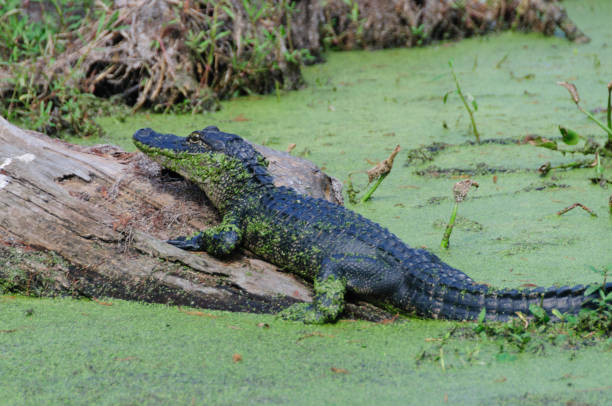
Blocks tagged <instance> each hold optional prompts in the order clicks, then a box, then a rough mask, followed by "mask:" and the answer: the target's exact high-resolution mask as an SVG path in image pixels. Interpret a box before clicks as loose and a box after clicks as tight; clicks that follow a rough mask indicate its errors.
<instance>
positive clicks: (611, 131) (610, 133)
mask: <svg viewBox="0 0 612 406" xmlns="http://www.w3.org/2000/svg"><path fill="white" fill-rule="evenodd" d="M577 106H578V105H577ZM578 110H580V111H582V112H583V113H584V114H585V115H586V116H587V117H588V118H590V119H591V120H592V121H594V122H595V124H597V125H598V126H600V127H601V129H602V130H604V131H605V132H607V133H608V140H610V141H612V128H610V127H607V126H606V125H605V124H604V123H602V122H601V121H599V120H598V119H597V118H595V116H593V115H592V114H591V113H589V112H588V111H586V110H584V109H583V108H582V107H580V106H578ZM608 111H610V110H609V109H608Z"/></svg>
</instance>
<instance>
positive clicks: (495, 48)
mask: <svg viewBox="0 0 612 406" xmlns="http://www.w3.org/2000/svg"><path fill="white" fill-rule="evenodd" d="M564 5H565V6H566V7H567V9H568V11H569V13H570V16H571V17H572V18H573V19H574V20H575V21H576V23H577V24H578V25H579V26H580V27H581V28H583V30H584V31H585V32H587V34H589V35H590V36H591V38H592V42H591V43H589V44H586V45H577V44H572V43H569V42H567V41H566V40H564V39H562V38H555V37H552V38H550V37H543V36H541V35H537V34H521V33H512V32H509V33H503V34H500V35H495V36H488V37H484V38H476V39H471V40H466V41H462V42H459V43H444V44H439V45H436V46H432V47H428V48H420V49H393V50H384V51H375V52H364V51H360V52H345V53H332V54H329V55H328V60H327V62H326V63H324V64H320V65H315V66H312V67H309V68H306V69H305V77H306V81H307V84H308V85H307V87H306V88H304V89H303V90H301V91H298V92H289V93H282V94H280V95H278V96H277V95H271V96H250V97H243V98H239V99H237V100H233V101H229V102H226V103H224V104H223V109H222V110H221V111H219V112H215V113H208V114H204V115H185V116H171V115H154V114H149V113H138V114H134V115H129V116H127V117H123V118H121V119H119V118H104V119H101V120H100V121H99V122H100V124H101V125H102V126H103V127H104V128H105V129H106V130H107V132H108V133H109V134H111V136H109V137H108V138H104V139H88V140H84V142H87V143H100V142H104V143H115V144H119V145H121V146H123V147H124V148H126V149H128V150H134V147H133V145H132V144H131V135H132V133H133V132H134V131H135V130H137V129H139V128H142V127H152V128H154V129H155V130H157V131H161V132H170V133H175V134H180V135H187V134H189V133H190V132H191V131H193V130H194V129H200V128H203V127H205V126H208V125H217V126H219V127H220V128H221V129H222V130H223V131H226V132H234V133H236V134H239V135H241V136H244V137H245V138H247V139H249V140H251V141H253V142H256V143H261V144H265V145H268V146H270V147H272V148H277V149H283V150H284V149H285V148H286V147H287V146H288V145H289V144H291V143H296V144H297V147H296V148H295V149H294V150H293V153H294V154H296V155H301V156H304V157H306V158H308V159H310V160H312V161H314V162H315V163H317V164H318V165H320V166H322V167H323V168H324V169H325V170H326V172H328V173H330V174H332V175H334V176H336V177H338V178H340V179H341V180H346V179H347V178H348V175H349V174H350V173H352V172H358V173H357V174H355V175H354V176H353V179H354V181H355V183H356V184H357V185H358V186H361V187H365V183H366V176H365V174H363V171H365V170H366V169H369V168H370V167H371V166H372V161H380V160H382V159H384V158H386V156H387V155H388V154H389V152H390V151H391V150H392V149H393V147H395V145H396V144H400V145H401V146H402V148H403V149H402V152H400V154H399V155H398V157H397V158H396V160H395V166H394V168H393V171H392V172H391V174H390V175H389V176H388V177H387V178H386V179H385V181H384V182H383V184H382V185H381V187H380V188H379V189H378V190H377V192H376V193H375V194H374V196H373V198H372V199H371V200H370V201H369V202H367V203H366V204H360V205H356V206H352V205H350V204H348V203H347V205H348V206H349V207H350V208H352V209H353V210H356V211H358V212H359V213H361V214H363V215H365V216H366V217H368V218H370V219H372V220H375V221H377V222H379V223H381V224H382V225H384V226H386V227H388V228H389V229H390V230H391V231H392V232H394V233H396V234H397V235H398V236H399V237H400V238H402V239H403V240H404V241H406V242H407V243H408V244H410V245H411V246H416V247H421V246H424V247H427V248H429V249H430V250H432V251H433V252H435V253H436V254H437V255H439V256H440V257H442V259H443V260H445V261H446V262H448V263H450V264H451V265H453V266H454V267H456V268H458V269H461V270H463V271H464V272H466V273H467V274H468V275H470V276H471V277H472V278H474V279H475V280H477V281H479V282H486V283H489V284H491V285H493V286H498V287H522V286H531V285H543V286H550V285H575V284H585V283H590V282H601V276H600V275H598V274H596V273H594V272H591V271H590V270H589V267H590V266H593V267H595V268H600V269H601V268H603V267H604V266H606V265H608V264H610V263H612V250H611V249H610V247H611V246H612V219H611V218H610V216H609V215H608V199H609V196H610V194H611V193H612V192H611V191H610V189H603V188H601V187H599V186H596V185H593V184H591V182H590V181H589V178H590V177H593V176H594V174H595V170H594V169H592V168H584V169H576V170H571V171H553V172H551V173H550V174H549V175H548V176H547V177H544V178H543V177H540V176H539V174H538V173H537V171H536V169H537V168H538V167H539V166H540V165H541V164H544V163H545V162H551V164H552V165H558V164H563V163H568V162H571V161H573V160H576V159H584V158H592V157H581V156H572V155H563V154H561V153H559V152H554V151H550V150H546V149H541V148H536V147H534V146H531V145H529V144H517V143H514V142H511V143H507V142H508V141H512V140H520V139H523V138H524V137H525V136H526V135H533V134H535V135H540V136H544V137H547V138H554V137H558V130H557V127H558V125H564V126H567V127H569V128H572V129H574V130H576V131H578V132H579V133H581V134H584V135H589V136H593V137H595V138H596V139H597V140H598V141H599V142H603V141H604V140H605V134H604V133H603V132H602V131H601V130H600V129H598V128H597V127H596V126H595V124H593V123H592V122H590V121H588V120H587V119H586V118H585V116H584V115H583V114H581V113H580V112H579V111H578V110H577V109H576V108H575V106H574V104H573V103H572V102H571V100H570V97H569V95H568V93H567V91H566V90H565V89H563V88H561V87H559V86H557V85H556V84H555V83H556V82H557V81H569V82H573V83H575V84H576V85H577V87H578V89H579V91H580V94H581V97H582V105H583V106H584V107H585V108H586V109H589V110H594V109H598V108H602V107H605V102H606V96H607V92H606V84H607V83H608V82H609V81H610V80H612V77H611V76H610V67H611V66H612V53H610V51H609V49H610V47H611V46H612V32H611V31H610V30H609V16H610V15H612V3H610V2H607V1H605V0H585V1H577V0H573V1H566V2H564ZM449 60H453V62H454V67H455V71H456V73H457V75H458V78H459V80H460V82H461V86H462V89H463V90H464V92H469V93H471V94H472V95H473V96H474V97H475V99H476V100H477V102H478V105H479V109H478V111H477V112H476V113H475V115H476V122H477V124H478V128H479V131H480V133H481V137H482V139H483V141H486V140H488V139H489V140H490V139H496V140H500V141H498V142H495V143H483V144H482V145H472V144H470V143H469V141H473V136H472V135H471V132H470V123H469V119H468V116H467V114H466V112H465V110H464V108H463V105H462V104H461V102H460V100H459V99H458V97H457V96H456V95H450V96H449V99H448V101H447V103H446V104H444V103H443V102H442V97H443V95H444V94H445V93H446V92H447V91H449V90H453V87H454V83H453V80H452V76H451V74H450V70H449V68H448V61H449ZM598 116H599V117H600V118H603V114H602V113H598ZM504 140H506V141H504ZM433 143H444V144H445V147H444V148H442V149H440V150H439V151H436V152H434V153H430V154H428V155H427V156H428V157H429V158H431V160H429V158H425V159H420V160H419V159H417V160H414V159H409V154H408V151H409V150H413V149H417V148H421V147H427V146H430V145H433ZM447 144H448V145H447ZM413 155H414V154H411V155H410V156H413ZM604 171H605V172H604V174H605V175H606V176H607V177H608V178H612V165H611V164H610V159H608V160H607V163H606V166H605V168H604ZM465 174H470V177H471V178H472V179H473V180H475V181H477V182H478V183H479V184H480V187H479V188H478V190H472V191H471V192H470V195H469V198H468V200H466V201H465V202H463V203H462V204H461V205H460V207H459V217H458V223H457V227H456V229H455V231H454V232H453V235H452V236H451V239H450V244H451V247H450V249H449V250H448V251H444V250H442V249H440V248H439V244H440V240H441V238H442V234H443V231H444V226H445V224H446V221H447V220H448V217H449V216H450V211H451V208H452V205H453V200H452V190H451V189H452V186H453V184H454V183H455V182H457V181H458V180H460V179H462V177H461V176H465ZM576 202H580V203H582V204H584V205H586V206H587V207H589V208H591V209H592V210H593V211H594V212H595V213H597V214H598V217H596V218H591V216H589V215H588V214H587V213H586V212H584V211H582V210H579V209H578V210H572V211H570V212H568V213H566V214H564V215H563V216H557V215H556V213H557V211H559V210H561V209H563V208H564V207H567V206H569V205H571V204H573V203H576ZM11 306H12V307H11ZM89 306H93V308H95V309H96V313H95V314H98V313H97V312H100V316H99V318H98V316H96V317H92V318H84V320H83V321H82V323H83V324H82V325H79V324H78V323H76V322H75V320H76V319H75V318H77V315H79V314H80V313H79V312H84V313H88V311H89V310H85V309H86V308H87V309H89ZM27 308H34V309H35V313H34V314H35V315H36V314H47V313H45V312H44V311H43V310H45V309H48V312H49V316H48V320H49V321H48V322H47V321H45V320H47V318H45V319H44V320H41V319H40V318H24V317H22V316H23V312H24V311H25V310H26V309H27ZM0 309H2V310H0V311H1V312H2V313H1V314H0V315H1V316H2V317H0V323H2V324H1V325H0V329H3V330H11V329H17V331H15V332H12V333H4V334H2V333H0V346H1V347H0V349H1V351H2V352H0V374H3V373H4V374H6V373H7V372H4V371H12V372H8V377H10V378H11V379H6V376H7V375H5V376H0V378H1V379H0V381H1V382H2V383H0V385H1V386H0V392H2V393H13V392H14V393H13V395H11V396H15V397H14V398H12V399H14V400H15V401H16V402H18V400H19V399H22V400H24V401H25V399H26V398H25V397H23V396H26V395H27V394H29V395H28V396H30V395H31V396H41V397H39V398H36V397H29V398H28V399H35V400H40V401H41V402H42V401H43V400H49V401H54V402H56V403H63V401H64V400H65V399H68V396H69V393H71V392H72V391H75V392H77V393H83V396H86V395H85V393H86V392H88V390H87V388H91V387H90V386H88V385H93V384H91V383H88V382H89V381H88V380H87V379H85V378H84V377H88V378H89V379H90V380H91V381H92V382H98V383H99V387H101V388H106V390H97V389H91V393H92V395H91V396H94V397H91V398H87V397H84V399H89V402H84V403H92V402H95V403H103V402H106V401H107V399H108V403H114V404H116V403H119V404H121V403H131V402H132V401H134V400H136V402H137V403H140V401H142V402H143V403H164V401H165V400H167V399H169V398H171V399H178V400H180V401H181V402H183V403H191V402H192V401H193V403H196V404H198V403H216V404H223V403H234V402H235V403H248V402H251V403H345V401H346V400H349V399H350V400H354V403H357V404H359V403H367V402H366V399H368V398H370V399H372V398H376V399H379V401H381V402H384V403H400V402H402V403H413V404H435V403H443V402H444V396H445V395H448V399H449V404H479V403H482V404H519V403H520V404H559V403H564V402H568V401H575V402H583V403H584V402H586V403H592V404H605V403H611V402H612V399H611V397H612V395H611V392H612V388H611V387H610V386H609V369H608V370H606V369H605V368H606V366H607V365H609V362H610V361H612V353H611V352H610V348H609V347H606V346H605V345H598V346H596V347H594V348H581V349H580V350H579V351H573V350H565V349H554V350H549V351H547V352H546V353H545V354H544V355H542V354H540V355H532V354H518V355H517V354H510V355H511V356H507V357H505V356H503V354H508V353H507V352H505V350H504V349H500V348H498V347H495V346H494V345H493V344H487V343H470V342H469V341H467V342H464V341H462V340H459V339H457V340H454V341H453V342H454V343H455V344H454V345H456V348H457V352H456V354H454V359H455V361H448V354H447V356H446V358H445V357H444V356H443V357H442V358H444V359H447V362H449V363H450V364H452V365H451V366H449V365H446V367H445V370H443V369H442V367H441V365H440V362H439V360H433V361H431V360H430V361H427V362H424V363H421V364H420V365H417V362H416V361H415V359H416V358H418V356H419V352H420V351H422V349H423V348H425V349H427V348H429V347H428V346H432V345H434V343H435V341H425V339H426V338H436V337H439V336H440V335H443V334H445V332H446V331H448V330H449V329H450V328H452V326H454V325H455V323H449V322H441V321H421V320H410V321H409V322H407V323H404V324H401V325H390V326H382V325H372V324H368V323H347V322H341V323H339V324H336V325H333V326H323V327H316V328H313V327H308V326H303V325H300V324H296V323H292V322H281V321H275V320H274V319H272V318H270V317H268V316H257V315H242V314H239V315H230V314H227V313H224V314H223V317H220V318H217V319H210V320H208V319H207V318H206V317H196V316H192V317H187V316H185V315H183V314H180V313H177V310H176V309H167V308H163V307H157V306H142V305H138V304H127V303H121V302H117V305H116V306H113V307H112V309H111V308H110V307H109V308H108V309H106V308H103V309H102V308H101V307H96V306H95V305H93V304H91V303H84V302H70V301H51V300H40V301H38V300H32V299H21V298H20V299H17V300H15V301H13V302H11V301H10V300H9V301H8V302H6V301H5V302H4V303H3V304H2V307H1V308H0ZM5 309H6V310H5ZM71 312H74V314H75V315H74V316H69V314H70V313H71ZM92 312H93V310H92ZM104 312H107V313H104ZM51 314H53V315H54V316H52V315H51ZM92 314H94V313H92ZM104 314H106V315H107V316H108V317H110V320H109V319H105V318H104V317H103V315H104ZM215 314H216V313H215ZM5 315H6V317H5ZM134 315H136V316H134ZM105 317H106V316H105ZM63 318H67V319H66V320H64V321H61V320H63ZM183 318H184V319H185V321H184V323H187V324H181V323H179V322H178V321H176V320H182V319H183ZM166 319H168V320H173V321H172V322H168V323H170V325H172V326H173V327H172V329H171V331H172V333H170V332H166V330H164V329H163V328H162V327H163V326H165V324H164V321H162V320H166ZM4 320H7V322H6V323H5V322H4ZM36 320H38V321H36ZM51 320H57V322H56V324H55V325H57V326H59V327H57V328H55V327H53V326H54V324H53V323H52V322H51ZM68 320H70V321H68ZM194 320H196V321H194ZM220 320H226V321H227V324H228V325H233V326H235V327H239V328H240V329H239V330H236V329H233V328H231V327H228V326H224V325H223V324H220V323H219V321H220ZM60 321H61V322H60ZM260 322H265V323H269V324H270V325H271V328H270V329H261V328H256V324H257V323H260ZM36 323H39V324H38V325H37V327H36V326H35V324H36ZM189 323H193V324H189ZM207 323H208V324H207ZM215 323H216V324H215ZM114 324H116V325H117V327H116V330H114V328H115V327H112V326H113V325H114ZM4 325H6V327H3V326H4ZM20 326H31V327H27V328H25V327H24V328H23V329H22V328H21V327H20ZM62 326H63V327H62ZM109 326H111V328H109ZM160 326H161V327H160ZM215 326H216V327H215ZM222 326H224V327H222ZM35 328H38V329H40V330H39V331H40V334H35V333H33V332H32V331H35V330H32V331H31V330H29V329H35ZM215 328H219V329H220V330H221V331H223V333H221V332H219V330H216V329H215ZM72 329H75V331H78V333H77V334H73V333H72ZM79 329H80V330H79ZM105 332H108V334H109V337H108V338H107V339H102V338H100V337H104V334H103V333H105ZM315 332H316V333H315ZM162 333H163V334H162ZM166 333H167V334H170V336H166V337H164V334H166ZM309 334H313V335H312V336H309ZM302 336H307V337H308V338H305V339H301V340H299V341H298V338H300V337H302ZM327 336H334V337H335V338H329V337H327ZM338 337H342V338H340V339H338ZM17 338H18V339H17ZM64 340H66V341H64ZM351 340H356V341H355V342H353V341H351ZM357 342H358V343H359V344H356V343H357ZM304 345H307V346H308V347H307V348H305V347H304ZM477 345H478V346H480V347H481V348H480V350H479V354H480V355H479V356H478V357H475V358H474V359H475V360H472V361H467V359H468V358H469V357H468V355H469V353H470V351H472V349H473V348H472V347H474V346H477ZM468 347H470V348H472V349H470V348H468ZM113 351H114V352H113ZM233 353H238V354H241V356H242V357H243V358H242V359H243V360H242V361H239V362H233V361H232V358H231V357H232V354H233ZM45 354H52V356H51V355H50V357H51V358H49V359H48V360H47V359H46V358H45ZM97 354H101V355H100V357H98V355H97ZM133 354H136V355H133ZM457 354H459V355H457ZM462 354H463V355H462ZM500 354H502V356H500ZM132 356H133V357H137V358H138V357H140V358H138V359H139V360H140V361H136V360H133V359H128V360H127V361H115V358H117V359H125V358H129V357H132ZM198 356H201V358H198ZM71 357H76V359H75V358H71ZM513 357H514V358H513ZM462 358H463V359H464V361H465V363H462V361H461V359H462ZM71 360H72V363H71ZM155 362H157V364H156V363H155ZM24 365H25V368H24V367H23V366H24ZM69 365H70V367H68V366H69ZM4 366H6V367H7V368H9V369H6V368H4ZM17 366H20V367H19V369H15V368H17ZM90 366H91V368H90ZM332 367H333V368H335V369H336V371H340V372H333V371H332V370H331V368H332ZM45 368H46V369H45ZM49 368H51V370H52V371H54V373H56V374H57V376H56V377H54V378H52V379H53V380H51V381H50V380H48V378H45V379H42V376H46V375H43V374H45V371H47V370H49ZM70 368H73V369H72V370H71V369H70ZM241 368H242V369H241ZM24 370H26V371H29V372H28V373H23V371H24ZM343 370H346V371H347V372H348V373H344V372H343ZM17 371H19V373H18V372H17ZM95 371H103V372H104V373H100V374H97V373H96V372H95ZM14 376H21V378H20V379H15V378H14ZM115 377H116V378H115ZM131 382H132V383H131ZM11 385H12V386H11ZM37 385H38V386H37ZM37 388H39V389H37ZM109 388H113V389H112V390H109ZM5 389H6V390H5ZM128 393H131V394H137V395H134V397H129V396H128ZM292 393H299V394H300V395H297V397H291V396H292V395H291V394H292ZM20 396H21V397H20ZM42 396H49V397H47V398H44V397H42ZM95 396H98V397H97V398H96V397H95ZM122 396H124V397H122ZM241 400H242V402H241ZM606 401H607V402H606ZM41 402H32V403H41ZM43 403H44V402H43Z"/></svg>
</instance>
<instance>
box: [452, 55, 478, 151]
mask: <svg viewBox="0 0 612 406" xmlns="http://www.w3.org/2000/svg"><path fill="white" fill-rule="evenodd" d="M448 66H450V68H451V73H452V74H453V79H455V86H456V87H457V94H458V95H459V98H461V101H462V102H463V105H464V106H465V109H466V110H467V112H468V114H469V116H470V120H471V121H472V131H473V132H474V136H475V137H476V142H477V143H479V144H480V134H479V133H478V129H477V128H476V120H475V119H474V112H473V111H472V109H471V108H470V106H469V105H468V102H467V100H465V96H464V95H463V92H462V91H461V86H460V85H459V79H457V75H456V74H455V69H454V68H453V62H452V61H448Z"/></svg>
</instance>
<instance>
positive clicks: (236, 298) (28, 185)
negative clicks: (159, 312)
mask: <svg viewBox="0 0 612 406" xmlns="http://www.w3.org/2000/svg"><path fill="white" fill-rule="evenodd" d="M263 151H264V153H265V150H263ZM267 158H268V159H269V160H270V161H271V166H270V168H271V171H273V172H274V171H276V174H277V175H278V176H275V179H276V181H277V182H280V183H283V182H282V181H283V179H284V180H289V177H288V176H285V177H283V176H282V175H283V173H284V174H285V175H287V173H288V172H287V171H289V172H290V170H288V169H286V168H287V167H291V166H292V165H293V167H294V169H295V165H298V167H300V165H301V167H300V168H301V169H300V171H301V172H303V173H308V171H311V172H313V173H316V174H318V176H319V177H318V178H317V177H313V178H312V179H314V181H313V182H314V183H309V182H308V181H307V179H305V180H304V181H298V182H297V183H296V181H295V179H290V180H289V182H285V184H287V183H290V184H291V186H293V187H297V188H303V190H302V192H310V193H312V192H313V190H314V189H317V188H318V187H319V186H321V185H325V180H324V178H325V176H326V175H325V174H323V173H322V172H321V171H320V170H318V169H316V167H314V166H313V165H312V164H311V163H308V162H307V161H304V160H301V161H293V159H292V157H291V156H290V155H288V154H272V153H270V154H269V156H268V157H267ZM289 161H293V162H292V164H289V163H287V162H289ZM283 162H284V163H283ZM308 165H310V166H308ZM283 168H285V169H283ZM313 168H314V169H313ZM279 171H280V172H279ZM283 171H284V172H283ZM160 173H161V171H160V168H159V167H158V166H156V164H154V163H152V162H151V161H149V160H148V158H146V157H145V156H143V155H142V154H140V153H125V152H123V151H120V150H118V149H117V148H116V147H111V146H98V147H91V148H85V147H78V146H75V145H71V144H68V143H65V142H62V141H59V140H56V139H51V138H48V137H46V136H44V135H42V134H39V133H35V132H32V131H25V130H22V129H20V128H18V127H16V126H14V125H12V124H10V123H8V122H7V121H6V120H4V119H3V118H1V117H0V292H1V291H20V292H24V293H26V294H37V295H55V294H71V295H77V296H86V297H91V298H97V297H116V298H123V299H131V300H140V301H149V302H161V303H174V304H184V305H192V306H197V307H205V308H213V309H225V310H242V311H254V312H274V311H278V310H279V309H281V308H283V307H285V306H287V305H288V304H291V303H293V302H295V301H309V300H311V295H312V292H311V289H310V287H309V286H308V285H307V284H305V283H303V282H302V281H300V280H298V279H297V278H296V277H294V276H293V275H290V274H287V273H282V272H279V271H278V270H277V269H276V268H275V267H274V266H273V265H270V264H267V263H265V262H263V261H260V260H257V259H255V258H251V257H249V256H248V255H244V254H238V255H236V256H234V257H233V258H232V259H231V260H229V261H219V260H217V259H215V258H212V257H210V256H208V255H207V254H205V253H190V252H186V251H182V250H180V249H177V248H176V247H173V246H171V245H169V244H166V243H165V242H164V240H165V239H167V238H169V237H172V236H177V235H184V234H190V233H192V232H194V231H197V230H201V229H204V228H206V227H209V226H211V225H212V224H214V223H215V222H216V221H218V219H217V218H216V214H215V212H214V210H213V209H212V208H211V206H210V205H209V204H208V201H207V199H206V197H205V196H204V195H203V193H201V192H200V191H199V189H197V188H196V187H195V186H194V185H192V184H191V183H189V182H186V181H184V180H182V179H179V178H173V177H172V176H170V175H167V174H161V175H160ZM317 185H319V186H317ZM329 185H330V183H329V181H328V186H327V195H328V196H331V195H330V194H329V191H330V190H332V188H331V186H329ZM325 189H326V188H325V187H323V188H322V189H321V190H319V191H318V193H319V194H322V195H326V191H325ZM351 309H352V311H353V312H354V313H355V314H356V315H358V316H362V317H366V318H372V317H373V318H380V317H384V314H382V315H379V316H376V315H374V316H372V315H370V313H372V312H373V311H372V310H371V309H370V310H365V313H364V311H363V310H362V309H363V307H362V308H361V310H360V308H357V307H354V306H353V307H351ZM366 309H367V308H366ZM373 313H376V312H375V311H374V312H373Z"/></svg>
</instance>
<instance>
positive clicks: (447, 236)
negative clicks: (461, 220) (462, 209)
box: [440, 202, 459, 249]
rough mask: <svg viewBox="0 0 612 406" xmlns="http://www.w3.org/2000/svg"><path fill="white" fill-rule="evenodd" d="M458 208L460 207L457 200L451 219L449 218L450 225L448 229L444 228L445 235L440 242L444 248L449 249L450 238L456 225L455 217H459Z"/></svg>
mask: <svg viewBox="0 0 612 406" xmlns="http://www.w3.org/2000/svg"><path fill="white" fill-rule="evenodd" d="M458 208H459V203H458V202H455V205H454V206H453V211H452V213H451V217H450V220H448V225H447V226H446V230H444V236H443V237H442V242H441V243H440V246H441V247H442V248H446V249H448V244H449V239H450V236H451V233H452V232H453V226H454V225H455V219H456V218H457V209H458Z"/></svg>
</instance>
